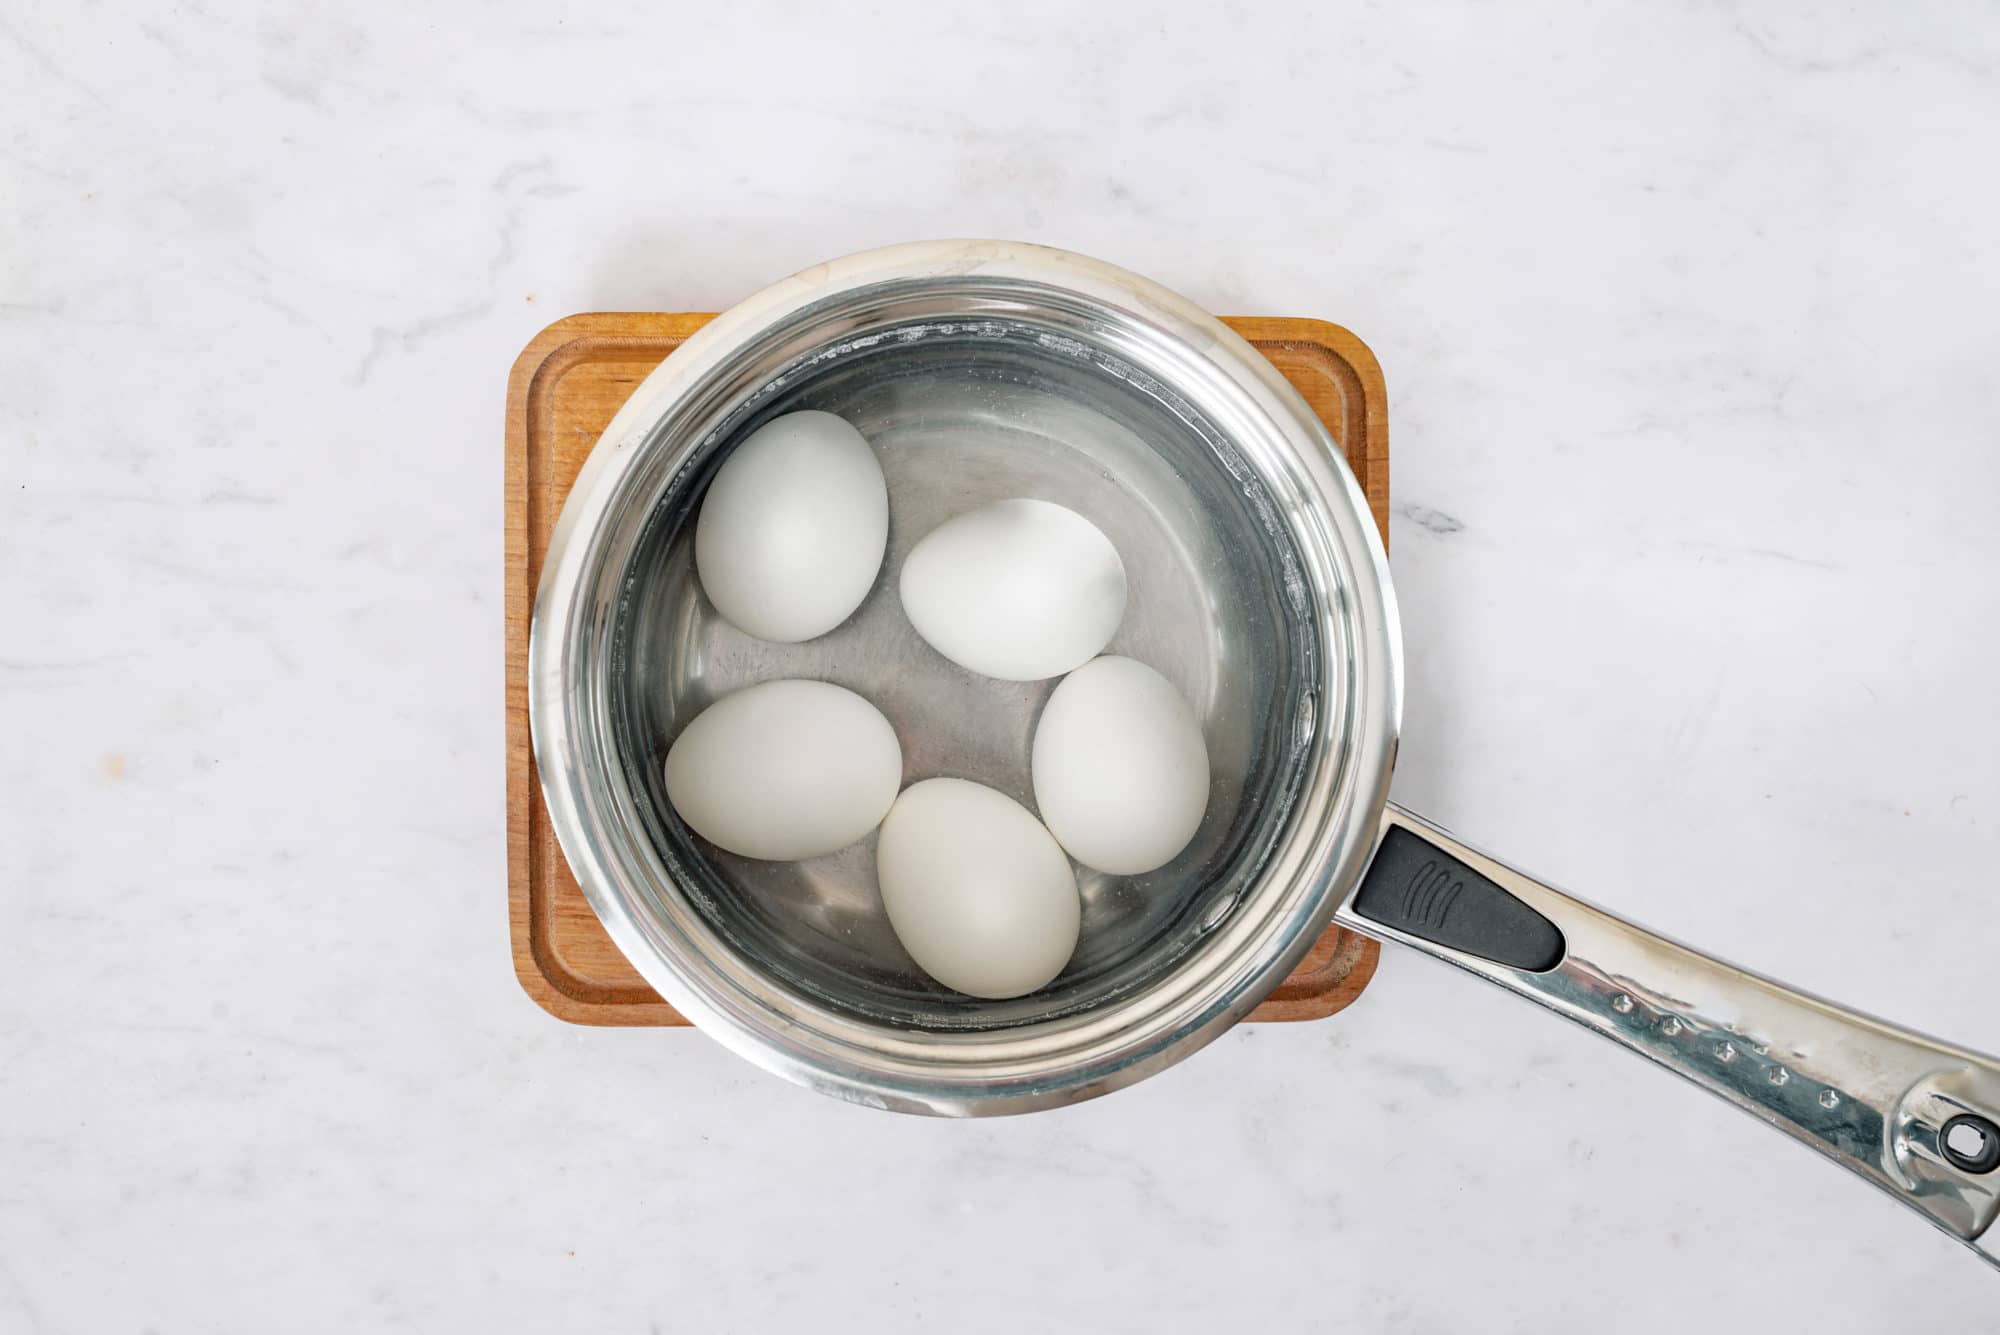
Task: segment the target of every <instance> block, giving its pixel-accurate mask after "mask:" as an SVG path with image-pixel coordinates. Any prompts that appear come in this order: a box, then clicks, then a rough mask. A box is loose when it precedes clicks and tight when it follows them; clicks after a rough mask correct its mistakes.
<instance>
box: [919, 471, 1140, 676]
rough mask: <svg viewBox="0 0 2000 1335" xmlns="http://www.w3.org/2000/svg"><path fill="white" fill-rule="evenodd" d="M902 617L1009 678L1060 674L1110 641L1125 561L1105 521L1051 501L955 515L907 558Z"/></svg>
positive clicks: (978, 667)
mask: <svg viewBox="0 0 2000 1335" xmlns="http://www.w3.org/2000/svg"><path fill="white" fill-rule="evenodd" d="M899 590H900V592H901V594H902V599H903V611H904V613H905V614H906V615H907V616H908V617H909V618H910V624H911V625H912V626H915V627H916V629H917V634H919V635H921V636H923V637H924V639H925V640H926V641H927V642H928V643H929V644H930V646H931V647H932V648H933V649H936V650H937V651H938V652H939V653H941V654H943V655H944V656H945V657H946V658H949V659H950V660H951V661H952V662H954V663H956V664H958V665H959V666H960V667H963V668H970V669H971V670H972V671H974V672H978V673H982V674H984V675H986V676H988V677H997V678H999V679H1000V680H1002V681H1040V680H1042V679H1043V678H1045V677H1059V676H1061V675H1062V674H1063V673H1065V672H1068V671H1069V670H1070V669H1071V668H1074V667H1077V666H1078V665H1080V664H1082V663H1086V662H1088V661H1090V659H1091V658H1092V657H1094V656H1095V655H1097V654H1098V653H1100V652H1101V651H1102V650H1103V648H1104V646H1105V645H1107V644H1109V643H1110V642H1111V637H1112V636H1113V635H1114V634H1116V633H1117V631H1118V622H1119V620H1120V619H1121V618H1123V617H1124V615H1125V565H1124V562H1122V561H1120V560H1119V559H1118V549H1117V548H1116V547H1114V546H1112V545H1111V540H1110V539H1109V538H1107V537H1105V536H1104V534H1103V533H1102V532H1101V531H1100V530H1099V529H1098V527H1097V525H1095V524H1093V523H1091V522H1090V521H1089V520H1088V519H1085V518H1084V517H1083V516H1082V515H1080V514H1078V513H1076V511H1074V510H1068V509H1065V508H1063V507H1062V506H1060V505H1054V504H1051V503H1050V502H1048V501H1037V500H1028V499H1016V500H1007V501H994V502H993V503H992V504H990V505H982V506H980V507H979V508H978V509H976V510H969V511H967V512H966V513H964V514H962V515H959V516H957V517H956V518H954V519H949V520H947V521H945V522H944V523H943V524H941V525H939V526H938V527H937V528H935V529H932V530H931V531H930V533H928V534H926V535H925V536H924V538H923V540H922V541H920V542H918V543H917V545H916V546H915V547H913V548H911V549H910V554H909V555H908V556H907V557H905V558H904V560H903V573H902V577H901V579H900V582H899Z"/></svg>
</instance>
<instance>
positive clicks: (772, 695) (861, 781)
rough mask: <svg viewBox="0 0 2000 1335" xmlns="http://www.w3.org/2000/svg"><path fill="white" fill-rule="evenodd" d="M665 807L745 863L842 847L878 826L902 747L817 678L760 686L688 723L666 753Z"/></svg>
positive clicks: (883, 726) (875, 719)
mask: <svg viewBox="0 0 2000 1335" xmlns="http://www.w3.org/2000/svg"><path fill="white" fill-rule="evenodd" d="M666 781H667V801H668V802H669V803H671V804H672V806H673V808H674V810H675V811H676V812H678V813H679V815H680V818H681V819H682V820H684V821H686V822H687V823H688V825H689V827H690V828H691V829H693V830H694V832H695V833H696V834H698V835H700V836H701V837H702V838H704V839H706V840H708V841H709V842H710V843H712V844H715V845H717V846H719V847H721V848H725V849H727V850H728V851H730V852H731V853H740V854H742V855H743V856H744V857H746V858H762V859H766V860H769V861H774V862H779V861H789V860H792V859H797V858H814V857H818V856H820V855H821V854H822V853H831V852H834V851H835V850H836V849H842V848H845V847H847V846H848V845H849V844H851V843H853V842H854V841H855V840H857V839H860V838H862V837H863V836H865V835H866V834H867V833H868V832H869V831H870V830H872V829H874V828H875V827H876V826H877V825H878V824H880V823H881V821H882V817H883V815H884V814H885V813H887V811H888V810H889V807H890V804H891V803H893V802H894V801H895V800H896V789H897V788H898V787H899V786H900V785H901V784H902V782H903V750H902V747H901V746H900V745H899V744H898V743H897V741H896V732H895V729H893V728H891V727H890V726H889V720H887V719H885V718H883V717H882V713H881V711H880V710H878V709H876V708H875V706H874V705H871V704H869V703H868V702H867V701H866V700H864V699H862V698H861V697H860V696H858V695H856V694H855V693H854V692H852V691H850V690H847V689H845V688H844V687H840V686H835V685H833V684H832V683H831V682H824V681H803V680H787V681H767V682H763V683H761V684H759V685H756V686H747V687H745V688H744V689H742V690H740V691H736V692H733V693H732V694H729V695H725V696H723V697H722V698H721V699H720V700H718V701H716V702H715V703H714V704H712V705H710V706H709V707H708V708H706V709H704V710H702V711H701V713H699V714H697V715H695V716H694V718H693V719H692V720H691V721H690V722H689V723H688V725H687V727H685V728H683V729H682V730H681V735H680V736H678V737H676V738H675V739H674V744H673V745H672V746H671V747H669V748H668V750H667V763H666Z"/></svg>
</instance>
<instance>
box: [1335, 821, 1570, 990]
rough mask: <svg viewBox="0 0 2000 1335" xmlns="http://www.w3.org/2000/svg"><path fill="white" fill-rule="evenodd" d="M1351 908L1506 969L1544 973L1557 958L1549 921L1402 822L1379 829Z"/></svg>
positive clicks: (1557, 935)
mask: <svg viewBox="0 0 2000 1335" xmlns="http://www.w3.org/2000/svg"><path fill="white" fill-rule="evenodd" d="M1354 911H1355V912H1356V913H1358V914H1360V915H1361V916H1362V917H1364V918H1367V919H1369V920H1370V921H1372V922H1379V923H1381V924H1382V925H1383V926H1384V927H1393V928H1395V929H1396V930H1397V931H1399V932H1406V933H1408V934H1409V935H1411V936H1416V937H1422V938H1423V939H1424V940H1426V941H1432V942H1435V943H1437V944H1438V945H1441V946H1449V947H1450V948H1451V949H1453V950H1462V951H1464V952H1466V953H1467V954H1469V955H1477V956H1479V958H1481V959H1483V960H1490V961H1491V962H1492V963H1494V964H1504V965H1506V966H1508V967H1509V968H1513V969H1526V970H1528V971H1529V972H1530V973H1543V972H1546V971H1547V970H1549V969H1553V968H1555V967H1556V965H1558V964H1560V963H1562V958H1563V949H1564V943H1563V934H1562V931H1561V930H1560V929H1559V928H1557V926H1556V925H1555V924H1554V923H1552V922H1550V921H1549V920H1548V919H1547V918H1544V917H1543V916H1542V915H1541V914H1539V913H1537V912H1535V911H1534V910H1533V909H1531V908H1529V907H1528V906H1527V905H1526V904H1523V903H1522V902H1521V901H1520V900H1518V899H1516V898H1514V896H1512V895H1510V894H1508V893H1507V892H1506V891H1505V890H1502V889H1501V888H1500V887H1499V886H1497V885H1495V884H1493V882H1491V881H1489V880H1487V879H1486V878H1485V877H1484V876H1481V875H1480V874H1479V873H1478V872H1476V871H1474V870H1473V869H1472V868H1470V867H1468V866H1466V865H1465V864H1464V863H1463V862H1460V861H1459V860H1458V859H1457V858H1455V857H1453V856H1452V855H1451V854H1449V853H1447V852H1445V851H1444V850H1443V849H1441V848H1439V847H1437V846H1436V845H1435V844H1432V843H1429V842H1428V841H1426V840H1425V839H1424V838H1423V837H1422V836H1420V835H1418V834H1415V833H1413V832H1412V831H1410V830H1406V829H1404V828H1403V827H1402V826H1400V825H1392V826H1390V827H1389V830H1388V833H1387V834H1385V835H1384V836H1383V838H1382V846H1381V848H1379V849H1377V850H1376V852H1375V861H1374V862H1373V863H1371V864H1370V865H1369V867H1368V874H1367V875H1366V876H1364V877H1363V878H1362V880H1361V889H1360V890H1359V891H1358V892H1356V894H1355V896H1354Z"/></svg>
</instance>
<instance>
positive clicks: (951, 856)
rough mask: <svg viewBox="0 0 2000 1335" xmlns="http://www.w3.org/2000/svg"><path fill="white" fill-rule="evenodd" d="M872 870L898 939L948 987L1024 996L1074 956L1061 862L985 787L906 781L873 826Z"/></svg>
mask: <svg viewBox="0 0 2000 1335" xmlns="http://www.w3.org/2000/svg"><path fill="white" fill-rule="evenodd" d="M875 870H876V876H877V878H878V880H879V881H880V883H881V887H882V907H883V908H884V909H885V910H886V911H887V912H888V915H889V925H890V926H891V927H893V928H895V930H896V938H897V939H898V940H899V941H901V942H902V943H903V948H904V949H905V950H907V951H909V952H910V958H911V959H914V960H915V961H916V962H917V964H918V966H919V967H921V968H922V969H923V971H924V972H925V973H927V974H929V975H930V976H931V977H932V978H935V979H936V980H937V981H938V982H940V983H943V984H944V985H945V986H946V987H949V988H952V989H953V990H955V991H959V992H964V993H966V994H968V995H970V996H975V997H984V998H987V999H989V1000H1001V999H1004V998H1007V997H1019V996H1025V995H1026V994H1028V993H1030V992H1033V991H1034V990H1035V989H1037V988H1039V987H1042V986H1044V985H1046V984H1047V983H1048V982H1050V981H1051V980H1052V979H1054V978H1055V976H1056V975H1057V974H1059V973H1061V972H1062V970H1063V966H1064V965H1066V964H1068V963H1069V958H1070V956H1071V955H1072V954H1074V953H1075V952H1076V942H1077V934H1078V931H1079V929H1080V927H1081V925H1082V919H1083V907H1082V904H1081V902H1080V901H1079V900H1078V898H1077V892H1076V874H1075V873H1074V872H1073V871H1071V870H1070V865H1069V859H1068V858H1066V857H1064V856H1063V851H1062V849H1061V848H1059V847H1057V846H1056V841H1055V840H1054V839H1052V838H1051V837H1050V836H1049V832H1048V831H1047V830H1045V829H1043V828H1042V823H1041V822H1040V821H1038V820H1036V819H1035V818H1034V816H1033V815H1031V814H1030V813H1029V812H1028V809H1027V808H1026V807H1024V806H1022V805H1021V804H1020V803H1018V802H1016V801H1014V799H1012V798H1011V797H1008V796H1007V795H1006V794H1005V793H1002V792H998V791H996V790H995V789H992V788H988V787H986V786H985V785H984V784H977V783H972V782H970V781H968V780H965V779H925V780H924V781H923V782H921V783H915V784H911V785H910V786H909V787H908V788H907V789H905V790H904V791H903V795H902V796H901V797H898V798H897V799H896V804H895V805H894V806H893V807H891V808H890V809H889V815H888V817H887V818H886V819H884V820H883V822H882V833H881V835H880V836H879V837H878V838H877V840H876V843H875Z"/></svg>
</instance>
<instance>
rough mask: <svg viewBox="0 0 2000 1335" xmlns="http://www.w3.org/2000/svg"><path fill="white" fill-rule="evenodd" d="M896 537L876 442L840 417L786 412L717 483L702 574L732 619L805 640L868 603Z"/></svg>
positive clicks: (707, 504) (725, 467)
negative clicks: (870, 442)
mask: <svg viewBox="0 0 2000 1335" xmlns="http://www.w3.org/2000/svg"><path fill="white" fill-rule="evenodd" d="M888 541H889V489H888V486H887V484H886V483H884V481H883V479H882V465H881V464H880V463H879V462H878V461H877V460H876V458H875V451H874V450H873V449H871V448H869V445H868V441H867V438H866V437H864V436H863V435H862V434H861V433H860V432H859V431H856V430H855V429H854V428H853V427H852V426H850V425H849V424H848V423H847V422H845V421H843V420H842V419H840V418H838V417H835V416H834V415H833V414H832V413H822V412H796V413H786V414H785V415H784V416H782V417H776V418H773V419H772V420H770V421H769V422H766V423H765V424H764V425H763V426H761V427H759V428H758V429H757V430H756V431H754V432H752V433H751V435H750V438H749V439H748V440H746V441H744V442H743V443H742V444H741V445H738V446H737V447H736V448H735V449H734V450H732V451H731V452H730V454H729V457H728V458H727V459H726V460H724V461H723V464H722V467H721V468H720V469H718V470H717V472H716V474H715V480H714V481H712V482H710V483H709V485H708V494H707V496H705V497H703V499H702V503H701V517H700V518H699V519H697V520H696V521H695V533H694V563H695V572H696V573H697V574H698V575H699V576H700V577H701V587H702V590H703V592H705V593H707V594H708V600H709V601H710V602H712V603H714V604H715V610H716V611H718V612H720V613H722V615H723V617H724V618H726V619H727V620H728V621H729V623H730V624H731V625H733V626H735V627H736V628H737V629H738V630H743V631H747V632H749V633H750V634H752V635H755V636H757V637H758V638H759V639H765V640H773V641H776V642H777V643H780V644H795V643H797V642H799V641H801V640H810V639H813V638H815V637H817V636H820V635H824V634H826V632H828V631H830V630H832V629H833V628H834V627H835V626H838V625H839V624H840V623H841V622H843V621H845V620H847V618H848V617H849V616H851V615H852V614H853V612H854V609H855V608H857V607H859V606H861V602H862V600H863V599H864V598H866V597H867V596H868V591H869V589H871V588H873V587H874V585H875V575H876V572H877V571H879V570H880V569H881V568H882V552H883V549H884V548H885V547H886V546H887V544H888Z"/></svg>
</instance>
